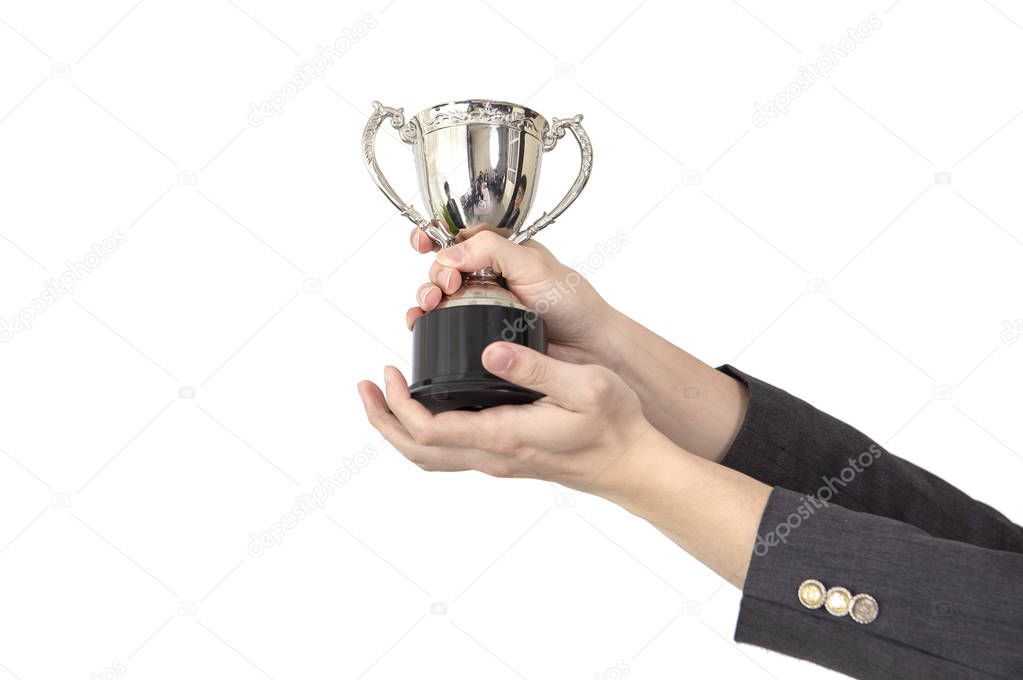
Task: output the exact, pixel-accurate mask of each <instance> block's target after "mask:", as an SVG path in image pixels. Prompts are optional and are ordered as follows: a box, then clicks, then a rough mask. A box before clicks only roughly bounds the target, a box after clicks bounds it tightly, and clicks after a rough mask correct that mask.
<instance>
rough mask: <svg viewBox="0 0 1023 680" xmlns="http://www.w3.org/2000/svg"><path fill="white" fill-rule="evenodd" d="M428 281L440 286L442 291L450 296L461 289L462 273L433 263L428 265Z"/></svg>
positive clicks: (435, 262)
mask: <svg viewBox="0 0 1023 680" xmlns="http://www.w3.org/2000/svg"><path fill="white" fill-rule="evenodd" d="M430 280H431V281H433V282H434V283H435V284H437V285H438V286H440V289H441V290H442V291H444V292H445V293H447V294H448V295H451V294H452V293H454V292H455V291H456V290H458V289H459V288H461V287H462V272H460V271H458V270H457V269H453V268H451V267H445V266H444V265H442V264H440V263H439V262H437V261H434V263H433V264H432V265H430Z"/></svg>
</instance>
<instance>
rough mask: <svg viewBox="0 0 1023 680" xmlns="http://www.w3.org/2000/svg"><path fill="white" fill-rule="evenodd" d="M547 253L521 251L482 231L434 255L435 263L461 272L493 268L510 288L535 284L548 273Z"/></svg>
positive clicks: (531, 249)
mask: <svg viewBox="0 0 1023 680" xmlns="http://www.w3.org/2000/svg"><path fill="white" fill-rule="evenodd" d="M549 256H550V253H549V252H548V251H547V250H546V249H545V248H542V247H541V248H539V249H537V248H523V247H522V246H521V245H518V244H516V243H512V242H511V241H509V240H508V239H506V238H502V237H500V236H498V235H497V234H495V233H493V232H490V231H484V232H480V233H479V234H476V235H475V236H473V237H472V238H470V239H468V240H466V241H463V242H462V243H460V244H458V245H456V246H452V247H450V248H442V249H441V250H440V252H439V253H437V263H439V264H440V265H441V266H444V267H453V268H455V269H458V270H459V271H463V272H474V271H479V270H480V269H483V268H484V267H493V268H494V270H495V271H497V272H498V273H501V274H503V275H504V277H505V278H506V279H508V282H509V283H511V284H514V283H516V282H517V281H535V280H538V279H541V278H543V277H544V276H546V275H547V274H548V273H549V272H550V270H551V266H552V263H551V258H550V257H549Z"/></svg>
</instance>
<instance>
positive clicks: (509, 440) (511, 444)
mask: <svg viewBox="0 0 1023 680" xmlns="http://www.w3.org/2000/svg"><path fill="white" fill-rule="evenodd" d="M490 441H491V448H492V449H493V450H494V451H496V452H497V453H501V454H506V455H515V454H516V453H517V452H518V450H519V448H520V444H521V442H520V440H519V436H518V434H516V433H515V432H513V431H511V430H498V431H497V432H494V433H493V434H492V435H491V436H490Z"/></svg>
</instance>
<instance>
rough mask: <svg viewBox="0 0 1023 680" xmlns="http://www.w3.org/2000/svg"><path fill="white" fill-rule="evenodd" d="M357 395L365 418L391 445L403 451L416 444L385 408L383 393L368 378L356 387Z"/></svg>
mask: <svg viewBox="0 0 1023 680" xmlns="http://www.w3.org/2000/svg"><path fill="white" fill-rule="evenodd" d="M357 389H358V391H359V397H360V398H361V399H362V407H363V408H364V409H365V410H366V418H367V419H368V420H369V422H370V424H372V425H373V427H375V428H376V429H377V430H378V431H379V432H380V434H382V435H383V436H384V439H386V440H387V441H388V442H389V443H390V444H391V446H393V447H394V448H396V449H398V450H399V451H401V452H402V453H405V451H406V450H407V449H411V448H413V447H415V446H416V442H415V440H414V439H412V435H410V434H409V433H408V430H406V429H405V427H404V426H403V425H402V424H401V423H400V422H399V421H398V419H397V418H395V417H394V414H393V413H391V411H390V410H389V409H388V408H387V402H386V401H384V394H383V392H381V391H380V388H379V387H377V386H376V384H374V383H372V382H370V381H369V380H363V381H362V382H360V383H359V385H358V387H357Z"/></svg>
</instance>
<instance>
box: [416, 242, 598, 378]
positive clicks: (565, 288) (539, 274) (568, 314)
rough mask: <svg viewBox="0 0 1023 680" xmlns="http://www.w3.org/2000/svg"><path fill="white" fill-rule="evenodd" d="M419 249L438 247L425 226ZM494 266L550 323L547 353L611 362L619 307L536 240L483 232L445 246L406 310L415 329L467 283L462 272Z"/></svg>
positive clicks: (574, 359) (583, 360)
mask: <svg viewBox="0 0 1023 680" xmlns="http://www.w3.org/2000/svg"><path fill="white" fill-rule="evenodd" d="M412 245H413V247H414V248H415V249H416V250H418V251H419V252H422V253H426V252H430V250H431V249H433V247H434V246H433V241H431V240H430V239H429V238H428V237H427V236H426V234H424V233H423V232H422V231H421V230H419V229H414V230H413V232H412ZM484 267H492V268H493V269H494V270H495V271H497V272H498V273H499V274H501V275H502V276H503V277H504V279H505V282H506V283H507V286H508V289H509V290H510V291H511V292H512V293H513V294H514V295H515V296H516V297H517V298H518V300H519V302H521V303H522V304H523V305H525V306H526V307H527V308H529V309H530V310H532V311H533V312H535V313H537V314H538V315H539V316H540V317H542V318H543V320H544V321H545V322H546V323H547V332H548V348H547V352H548V354H549V355H550V356H552V357H553V358H555V359H560V360H563V361H569V362H572V363H576V364H583V363H599V364H603V365H608V364H609V360H608V357H609V355H610V351H611V346H612V340H613V338H612V337H611V335H612V334H613V333H614V331H613V330H612V327H611V325H610V320H611V319H612V318H614V316H615V315H616V312H615V310H614V309H612V308H611V307H610V306H609V305H608V304H607V303H606V302H605V301H604V299H603V298H601V297H600V295H598V294H597V291H596V290H595V289H594V288H593V286H591V285H590V283H589V282H588V281H587V280H586V279H584V278H583V277H582V276H581V275H580V274H579V273H578V272H576V271H574V270H572V269H571V268H570V267H567V266H565V265H564V264H562V263H561V262H559V261H558V260H557V258H555V257H554V255H552V254H551V252H550V251H549V250H547V249H546V248H545V247H543V246H542V245H541V244H539V243H537V242H536V241H533V240H530V241H527V242H526V243H524V244H521V245H520V244H516V243H512V242H511V241H509V240H507V239H505V238H502V237H501V236H498V235H497V234H494V233H492V232H489V231H482V232H480V233H478V234H476V235H474V236H473V237H472V238H470V239H467V240H465V241H463V242H462V243H460V244H459V245H456V246H453V247H451V248H444V249H442V250H441V251H440V252H439V253H438V254H437V259H436V261H435V262H434V263H433V265H432V266H431V268H430V282H429V283H425V284H423V285H422V286H420V288H419V290H418V292H417V294H416V300H417V302H418V303H419V304H418V305H417V306H415V307H412V308H410V309H409V310H408V312H406V315H405V320H406V323H407V325H408V327H409V328H412V325H413V324H414V323H415V322H416V320H417V319H418V318H419V317H420V316H422V315H423V314H425V313H426V312H429V311H431V310H433V309H434V308H436V307H437V305H438V304H439V303H440V301H441V299H442V297H443V294H448V295H450V294H452V293H454V292H455V291H457V290H458V289H459V288H460V287H461V285H462V272H473V271H478V270H480V269H483V268H484Z"/></svg>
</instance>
